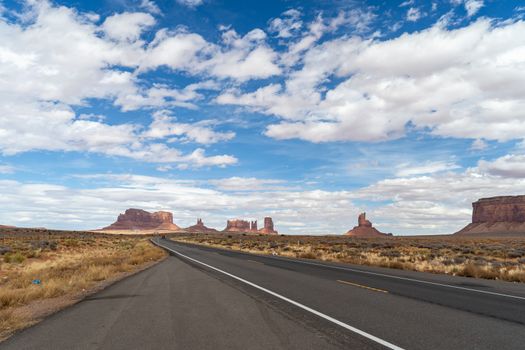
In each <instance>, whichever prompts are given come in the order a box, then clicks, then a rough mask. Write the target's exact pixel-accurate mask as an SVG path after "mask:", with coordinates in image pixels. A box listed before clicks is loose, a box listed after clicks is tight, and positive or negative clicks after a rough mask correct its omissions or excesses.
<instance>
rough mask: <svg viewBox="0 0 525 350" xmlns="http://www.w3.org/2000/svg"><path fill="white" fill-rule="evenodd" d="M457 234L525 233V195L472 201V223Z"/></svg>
mask: <svg viewBox="0 0 525 350" xmlns="http://www.w3.org/2000/svg"><path fill="white" fill-rule="evenodd" d="M456 234H460V235H464V234H470V235H508V234H511V235H512V234H525V196H523V195H522V196H499V197H490V198H481V199H479V200H478V201H476V202H474V203H472V223H470V224H468V225H467V226H466V227H464V228H463V229H462V230H460V231H458V232H456Z"/></svg>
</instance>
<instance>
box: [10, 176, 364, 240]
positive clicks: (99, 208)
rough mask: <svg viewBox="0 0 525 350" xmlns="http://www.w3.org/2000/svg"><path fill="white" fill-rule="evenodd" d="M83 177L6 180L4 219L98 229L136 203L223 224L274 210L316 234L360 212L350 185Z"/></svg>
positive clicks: (183, 218)
mask: <svg viewBox="0 0 525 350" xmlns="http://www.w3.org/2000/svg"><path fill="white" fill-rule="evenodd" d="M83 178H84V180H85V181H91V186H90V188H86V189H75V188H70V187H67V186H58V185H52V184H46V183H32V184H28V183H23V182H17V181H7V180H0V192H1V193H2V196H1V197H0V222H2V223H6V224H14V225H17V224H19V225H21V224H23V225H26V226H44V227H50V228H73V229H93V228H100V227H103V226H106V225H108V224H110V223H111V222H113V221H115V219H116V217H117V215H118V214H119V213H120V212H123V211H124V210H125V209H127V208H130V207H133V208H142V209H145V210H149V211H156V210H169V211H172V212H173V213H174V221H175V223H176V224H178V225H180V226H183V227H184V226H189V225H192V224H193V223H194V222H195V218H197V217H202V218H203V219H204V220H205V223H206V224H207V225H209V226H212V227H216V228H218V229H222V228H224V227H225V225H226V220H227V219H231V218H233V217H240V218H245V219H249V220H255V219H259V220H261V219H262V218H263V217H265V216H272V217H273V219H274V222H275V225H276V228H277V229H278V230H280V231H281V232H287V233H295V234H304V233H307V234H311V233H342V232H345V231H346V230H348V228H350V227H352V226H354V225H355V223H354V221H355V220H354V217H355V218H357V215H358V213H359V211H358V210H357V209H356V208H354V207H353V206H352V204H351V202H350V201H349V199H348V197H349V193H348V192H345V191H336V192H329V191H320V190H316V191H303V192H301V191H267V192H257V191H254V192H245V193H243V194H242V195H234V194H228V193H224V192H221V191H218V190H212V189H207V188H202V187H198V186H196V185H195V184H194V183H192V182H187V181H179V180H174V179H163V178H157V177H148V176H137V175H112V174H100V175H95V176H84V177H83ZM27 193H31V198H28V196H27ZM6 208H9V210H6ZM349 213H351V214H350V215H349ZM349 216H350V217H351V218H352V219H351V220H348V222H342V221H341V218H344V217H349ZM22 218H23V220H24V221H21V219H22ZM305 224H307V225H308V226H306V227H307V228H305V226H304V225H305Z"/></svg>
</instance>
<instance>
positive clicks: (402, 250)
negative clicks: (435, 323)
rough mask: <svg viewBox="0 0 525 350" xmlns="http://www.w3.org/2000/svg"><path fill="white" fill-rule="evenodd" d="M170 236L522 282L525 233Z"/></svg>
mask: <svg viewBox="0 0 525 350" xmlns="http://www.w3.org/2000/svg"><path fill="white" fill-rule="evenodd" d="M172 239H173V240H176V241H181V242H188V243H194V244H202V245H208V246H213V247H219V248H226V249H232V250H240V251H243V252H248V253H256V254H274V255H280V256H286V257H293V258H302V259H317V260H323V261H334V262H341V263H349V264H359V265H370V266H381V267H389V268H395V269H402V270H413V271H424V272H432V273H444V274H450V275H455V276H466V277H476V278H486V279H498V280H505V281H512V282H525V237H501V238H499V237H494V238H480V237H456V236H427V237H423V236H417V237H389V238H355V237H345V236H317V237H312V236H267V235H264V236H263V235H259V236H249V235H224V234H222V235H221V234H215V235H212V234H192V235H188V234H186V235H182V234H179V235H174V236H173V237H172Z"/></svg>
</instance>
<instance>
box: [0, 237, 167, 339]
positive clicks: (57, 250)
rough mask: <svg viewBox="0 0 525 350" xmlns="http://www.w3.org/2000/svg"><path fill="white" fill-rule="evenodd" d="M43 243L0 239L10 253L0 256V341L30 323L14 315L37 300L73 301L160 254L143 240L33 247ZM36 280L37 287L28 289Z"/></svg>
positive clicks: (74, 240)
mask: <svg viewBox="0 0 525 350" xmlns="http://www.w3.org/2000/svg"><path fill="white" fill-rule="evenodd" d="M42 237H44V238H46V239H47V240H42ZM47 237H48V236H23V235H22V236H21V237H17V236H15V235H11V236H9V235H7V236H6V235H3V236H0V247H9V248H10V249H11V250H12V251H11V252H10V253H8V254H4V255H3V256H1V255H0V339H2V338H5V337H6V336H8V335H9V334H11V333H12V332H13V331H15V330H16V329H19V328H23V327H25V326H27V325H29V324H31V323H33V322H35V321H36V320H35V318H34V317H35V316H36V315H33V314H32V313H31V312H25V313H22V312H19V311H20V310H22V309H24V308H26V309H27V308H28V305H29V309H30V308H31V305H32V304H34V303H35V302H40V301H42V300H51V298H57V297H69V298H74V297H75V295H77V296H78V295H81V294H82V293H83V292H86V291H88V290H90V289H92V288H94V287H96V286H97V285H98V284H100V283H101V281H104V280H107V279H110V278H113V277H116V276H119V275H121V274H123V273H127V272H131V271H134V270H137V269H139V268H140V267H141V266H144V265H145V264H147V263H151V262H153V261H157V260H159V259H161V258H162V257H164V256H165V254H166V253H165V252H164V251H163V250H161V249H159V248H157V247H155V246H153V245H152V244H151V243H150V242H149V241H148V240H147V238H140V237H136V238H135V237H122V236H99V235H93V234H90V235H82V236H80V237H76V236H75V235H74V234H73V235H71V234H69V235H65V236H60V235H58V236H56V235H55V236H52V238H53V242H55V243H56V246H55V245H54V243H53V245H51V247H52V248H54V249H48V248H46V247H44V248H41V247H38V248H35V247H34V245H35V243H34V242H35V240H36V242H48V238H47ZM39 239H40V241H38V240H39ZM13 255H17V258H14V259H13V258H12V257H13ZM37 279H38V280H40V282H41V283H40V284H34V283H33V281H34V280H37Z"/></svg>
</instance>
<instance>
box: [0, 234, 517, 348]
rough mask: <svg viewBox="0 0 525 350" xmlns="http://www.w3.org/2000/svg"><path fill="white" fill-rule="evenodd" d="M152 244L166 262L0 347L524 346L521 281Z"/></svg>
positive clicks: (54, 316) (181, 245)
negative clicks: (164, 255) (167, 252)
mask: <svg viewBox="0 0 525 350" xmlns="http://www.w3.org/2000/svg"><path fill="white" fill-rule="evenodd" d="M156 243H157V244H160V245H161V246H163V247H165V248H166V249H169V250H170V251H171V252H172V254H173V255H174V256H172V257H169V258H168V259H166V260H165V261H163V262H161V263H159V264H157V265H156V266H154V267H152V268H150V269H148V270H145V271H143V272H141V273H138V274H136V275H134V276H132V277H130V278H127V279H125V280H123V281H120V282H118V283H116V284H114V285H112V286H111V287H109V288H107V289H106V290H104V291H102V292H100V293H97V294H95V295H93V296H91V297H89V298H87V299H86V300H84V301H82V302H80V303H79V304H77V305H74V306H73V307H70V308H68V309H65V310H63V311H61V312H59V313H57V314H55V315H53V316H51V317H49V318H48V319H46V320H44V321H43V322H41V323H39V324H38V325H36V326H34V327H31V328H29V329H27V330H25V331H22V332H19V333H18V334H16V335H15V336H13V337H11V338H10V339H8V340H7V341H5V342H3V343H0V349H385V348H392V349H499V350H503V349H521V348H522V346H523V344H525V287H524V286H523V285H522V284H512V283H505V282H498V281H480V280H473V279H467V278H458V277H450V276H443V275H430V274H424V273H415V272H407V271H398V270H389V269H381V268H372V267H364V266H353V265H343V264H328V263H320V262H316V261H305V260H297V259H287V258H282V257H272V256H260V255H251V254H245V253H239V252H232V251H226V250H220V249H214V248H209V247H199V246H194V245H188V244H181V243H176V242H172V241H169V240H163V239H158V240H156ZM272 293H273V294H272ZM294 303H295V304H294ZM316 312H317V314H316Z"/></svg>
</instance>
